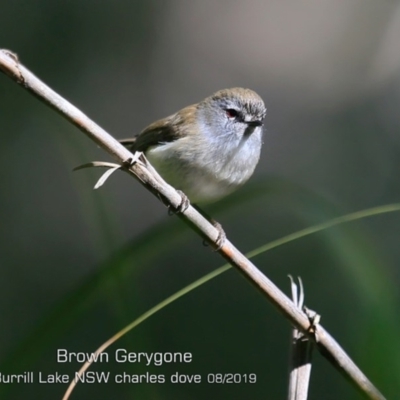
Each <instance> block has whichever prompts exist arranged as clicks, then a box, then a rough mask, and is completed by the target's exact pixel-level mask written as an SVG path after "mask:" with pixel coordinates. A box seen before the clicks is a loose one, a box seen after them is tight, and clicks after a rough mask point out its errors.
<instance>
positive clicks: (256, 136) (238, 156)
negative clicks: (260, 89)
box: [120, 87, 266, 205]
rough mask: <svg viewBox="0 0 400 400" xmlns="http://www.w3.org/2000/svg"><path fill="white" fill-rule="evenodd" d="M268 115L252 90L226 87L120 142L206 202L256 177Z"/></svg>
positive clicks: (175, 184)
mask: <svg viewBox="0 0 400 400" xmlns="http://www.w3.org/2000/svg"><path fill="white" fill-rule="evenodd" d="M265 115H266V107H265V105H264V102H263V100H262V98H261V97H260V96H259V95H258V94H257V93H256V92H254V91H253V90H251V89H245V88H240V87H236V88H230V89H222V90H219V91H217V92H215V93H214V94H212V95H211V96H209V97H206V98H205V99H204V100H202V101H200V102H198V103H196V104H193V105H190V106H187V107H185V108H183V109H181V110H180V111H177V112H176V113H174V114H172V115H170V116H168V117H165V118H163V119H160V120H158V121H156V122H153V123H152V124H150V125H149V126H147V128H145V129H144V130H143V131H141V132H140V133H139V134H138V135H137V136H134V137H133V138H129V139H122V140H120V142H121V143H122V144H124V145H125V146H126V147H127V148H128V149H130V150H131V151H132V152H135V151H139V152H143V153H144V154H145V156H146V158H147V159H148V160H149V162H150V163H151V165H152V166H153V167H154V168H155V169H156V170H157V172H158V173H159V174H160V175H161V176H162V178H163V179H164V180H165V181H166V182H168V183H169V184H170V185H172V186H173V187H174V188H175V189H177V190H179V191H180V192H181V193H183V194H184V195H183V197H186V196H187V197H188V198H189V200H190V202H191V203H192V204H196V205H199V204H201V205H203V204H207V203H212V202H215V201H217V200H219V199H221V198H223V197H225V196H227V195H229V194H230V193H232V192H233V191H235V190H236V189H237V188H239V187H240V186H242V185H243V184H244V183H245V182H246V181H247V180H248V179H249V178H250V177H251V175H252V174H253V172H254V170H255V168H256V165H257V163H258V161H259V159H260V152H261V147H262V143H263V122H264V118H265ZM183 203H185V201H183Z"/></svg>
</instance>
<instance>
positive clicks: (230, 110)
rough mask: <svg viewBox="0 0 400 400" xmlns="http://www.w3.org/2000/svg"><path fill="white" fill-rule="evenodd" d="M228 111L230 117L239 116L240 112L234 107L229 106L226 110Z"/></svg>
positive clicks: (227, 114)
mask: <svg viewBox="0 0 400 400" xmlns="http://www.w3.org/2000/svg"><path fill="white" fill-rule="evenodd" d="M225 111H226V116H227V117H228V118H229V119H234V118H237V117H238V116H239V112H238V111H237V110H235V109H233V108H228V109H226V110H225Z"/></svg>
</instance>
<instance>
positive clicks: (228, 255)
mask: <svg viewBox="0 0 400 400" xmlns="http://www.w3.org/2000/svg"><path fill="white" fill-rule="evenodd" d="M0 70H1V71H2V72H4V73H5V74H6V75H7V76H9V77H10V78H11V79H13V80H14V81H15V82H17V83H18V84H20V85H21V86H22V87H23V88H24V89H26V90H27V91H29V92H30V93H31V94H33V95H34V96H36V97H37V98H39V100H41V101H43V102H44V103H46V104H47V105H48V106H50V107H51V108H53V109H54V110H56V111H57V112H58V113H60V114H61V115H62V116H63V117H64V118H65V119H67V120H68V121H70V122H72V123H73V124H74V125H75V126H77V127H78V128H79V129H80V130H81V131H82V132H83V133H85V134H86V135H87V136H89V138H90V139H92V140H93V141H95V142H96V143H97V144H98V145H99V146H100V147H102V148H103V149H104V150H105V151H107V152H108V153H110V154H111V155H112V156H113V157H114V158H115V159H116V160H117V162H119V163H121V164H124V163H125V165H126V166H124V167H123V169H124V170H126V171H127V172H128V173H129V174H130V175H132V176H133V177H134V178H136V179H137V180H138V181H139V182H140V183H141V184H142V185H143V186H145V187H146V188H147V189H148V190H149V191H150V192H152V193H153V194H154V195H156V196H157V197H159V198H160V197H161V198H162V199H163V201H164V202H166V203H167V204H169V205H170V206H171V207H173V208H174V209H177V208H178V207H179V205H180V203H181V195H180V194H179V193H178V192H177V191H176V190H175V189H174V188H173V187H172V186H170V185H168V184H167V183H166V182H165V181H164V180H163V179H162V178H161V177H160V176H159V174H158V173H157V172H156V171H155V170H154V168H152V167H151V165H150V164H148V163H143V162H141V161H137V159H138V155H137V154H136V155H133V154H132V153H131V152H129V151H128V150H127V149H126V148H125V147H124V146H122V145H121V144H120V143H119V142H118V141H117V140H116V139H114V138H113V137H112V136H111V135H109V134H108V133H107V132H106V131H105V130H104V129H102V128H101V127H100V126H99V125H97V124H96V123H95V122H93V121H92V120H91V119H90V118H88V117H87V116H86V115H85V114H84V113H82V112H81V111H80V110H79V109H78V108H76V107H75V106H73V105H72V104H71V103H69V102H68V101H67V100H65V99H64V98H63V97H61V96H60V95H59V94H57V93H56V92H54V91H53V90H52V89H50V87H48V86H47V85H46V84H44V83H43V82H42V81H40V80H39V79H38V78H37V77H36V76H35V75H33V74H32V72H30V71H29V70H28V69H27V68H25V67H24V66H23V65H22V64H21V63H20V62H19V60H18V57H17V56H16V55H15V54H13V53H12V52H10V51H8V50H0ZM128 160H134V161H137V162H135V163H133V164H128V163H127V161H128ZM177 215H178V216H179V217H180V218H182V219H183V220H184V221H185V222H187V223H188V224H189V225H190V226H191V227H192V228H194V229H195V230H196V231H197V232H198V233H199V234H200V235H201V236H202V237H203V238H204V239H205V240H207V241H208V242H209V243H211V244H212V245H213V246H214V247H217V244H216V241H217V239H218V235H219V232H218V230H217V229H216V228H215V227H214V226H213V225H212V224H211V223H210V222H209V221H208V220H206V219H205V218H204V217H203V216H202V215H201V214H200V213H199V212H198V211H197V210H196V209H195V208H193V207H192V206H189V207H188V208H187V209H186V210H185V211H184V212H183V213H181V214H177ZM218 252H219V253H220V255H222V257H224V258H225V259H226V260H227V261H228V262H229V263H230V264H231V265H233V266H234V267H236V268H237V269H238V270H239V271H240V272H241V273H242V274H243V275H244V276H245V277H246V278H247V279H248V280H249V281H250V282H251V283H252V284H254V285H255V286H256V287H257V288H258V289H259V290H260V291H261V293H262V294H263V295H264V296H265V297H267V298H268V300H269V301H270V302H271V303H272V304H273V305H274V306H275V308H277V309H278V310H279V311H280V312H281V313H282V314H283V315H284V316H285V317H286V318H287V319H288V320H289V321H290V322H291V323H292V324H293V325H294V326H296V327H297V328H298V329H299V330H301V331H302V332H304V334H305V335H307V336H309V337H310V338H311V340H315V338H314V335H313V334H310V332H309V328H310V321H309V319H308V317H307V316H306V315H305V314H304V313H303V312H302V311H301V310H299V309H298V308H297V307H296V306H295V305H294V304H293V302H292V301H291V300H290V299H289V298H288V297H287V296H286V295H285V294H284V293H282V292H281V291H280V290H279V289H278V287H277V286H275V284H274V283H273V282H271V281H270V280H269V279H268V278H267V277H266V276H265V275H264V274H263V273H262V272H260V271H259V270H258V269H257V268H256V266H255V265H254V264H253V263H252V262H251V261H249V260H248V259H247V258H246V257H245V256H244V255H243V254H242V253H241V252H240V251H239V250H238V249H236V248H235V247H234V246H233V244H232V243H231V242H229V240H226V241H225V242H224V244H223V246H222V247H221V248H220V249H219V250H218ZM317 339H318V340H317V345H318V349H319V350H320V351H321V353H322V354H323V355H324V356H325V357H326V358H327V359H328V360H329V361H330V362H331V363H332V364H333V365H334V366H335V367H336V368H337V369H338V370H339V371H340V372H341V373H343V374H344V375H345V376H346V377H347V378H349V379H350V381H352V382H353V384H354V385H355V386H356V387H357V388H358V389H359V391H360V392H361V393H363V394H364V395H365V396H366V397H367V398H370V399H374V400H384V399H385V398H384V396H383V395H382V394H381V393H380V392H379V391H378V390H377V389H376V388H375V387H374V385H373V384H372V383H371V382H370V381H369V380H368V378H367V377H366V376H365V375H364V374H363V373H362V371H361V370H360V369H359V368H358V367H357V366H356V365H355V363H354V362H353V361H352V360H351V359H350V357H349V356H348V355H347V354H346V353H345V352H344V350H343V349H342V348H341V347H340V346H339V345H338V344H337V342H336V341H335V340H334V339H333V338H332V337H331V336H330V335H329V333H328V332H327V331H326V330H325V329H324V328H322V326H320V325H318V332H317Z"/></svg>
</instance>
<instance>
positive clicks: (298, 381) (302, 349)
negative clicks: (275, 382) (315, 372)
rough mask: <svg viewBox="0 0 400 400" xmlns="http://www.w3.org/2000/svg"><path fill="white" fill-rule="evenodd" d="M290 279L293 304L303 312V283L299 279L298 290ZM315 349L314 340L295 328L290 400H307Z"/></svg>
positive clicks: (290, 369) (292, 348)
mask: <svg viewBox="0 0 400 400" xmlns="http://www.w3.org/2000/svg"><path fill="white" fill-rule="evenodd" d="M289 278H290V282H291V289H292V299H293V302H294V304H296V306H297V307H298V309H299V310H301V309H302V308H303V304H304V287H303V282H302V281H301V279H300V278H298V279H299V288H297V285H296V284H295V282H294V281H293V278H292V277H291V276H290V275H289ZM298 289H299V292H298ZM314 330H315V328H314ZM313 348H314V340H311V339H310V338H309V337H307V336H306V335H304V333H303V332H301V331H299V330H298V329H297V328H293V331H292V341H291V355H290V366H289V371H290V373H289V388H288V397H287V398H288V400H307V396H308V386H309V383H310V376H311V358H312V351H313Z"/></svg>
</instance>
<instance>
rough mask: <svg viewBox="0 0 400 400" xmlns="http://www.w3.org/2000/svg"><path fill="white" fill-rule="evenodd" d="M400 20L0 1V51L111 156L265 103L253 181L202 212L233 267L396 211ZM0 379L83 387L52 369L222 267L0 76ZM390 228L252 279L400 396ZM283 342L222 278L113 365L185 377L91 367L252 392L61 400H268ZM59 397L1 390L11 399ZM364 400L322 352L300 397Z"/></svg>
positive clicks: (311, 4)
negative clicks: (227, 97) (97, 131)
mask: <svg viewBox="0 0 400 400" xmlns="http://www.w3.org/2000/svg"><path fill="white" fill-rule="evenodd" d="M399 35H400V6H399V5H398V3H397V2H393V1H379V2H377V1H372V0H349V1H346V2H337V1H335V0H329V1H324V2H319V1H300V2H299V1H296V0H288V1H277V0H271V1H261V0H251V1H228V0H219V1H210V0H206V1H199V0H197V1H191V2H189V1H183V0H181V1H178V0H173V1H168V2H166V1H156V0H153V1H149V0H146V1H118V2H111V1H105V2H97V1H89V0H86V1H68V2H61V1H44V0H42V1H39V0H37V1H35V0H32V1H29V2H27V1H6V0H3V2H2V3H1V13H0V45H1V47H3V48H7V49H10V50H12V51H14V52H16V53H17V54H18V56H19V58H20V59H21V61H22V62H23V63H24V64H25V65H26V66H27V67H28V68H29V69H30V70H31V71H33V72H34V73H35V74H36V75H37V76H39V77H40V78H41V79H42V80H44V81H45V82H46V83H47V84H48V85H50V86H51V87H52V88H53V89H55V90H56V91H58V92H59V93H60V94H61V95H62V96H64V97H66V98H67V99H68V100H70V101H71V102H72V103H73V104H75V105H76V106H78V107H79V108H81V110H82V111H84V112H85V113H87V114H88V115H89V116H90V117H91V118H93V119H94V120H95V121H96V122H97V123H99V124H100V125H101V126H102V127H104V128H105V129H106V130H108V131H109V132H110V133H111V134H112V135H114V136H115V137H119V138H121V137H128V136H130V135H132V134H134V133H137V132H138V131H140V130H141V129H142V128H144V127H145V126H146V125H147V124H148V123H150V122H152V121H153V120H155V119H158V118H161V117H164V116H166V115H168V114H170V113H172V112H175V111H176V110H178V109H180V108H182V107H183V106H185V105H187V104H190V103H193V102H197V101H199V100H201V99H202V98H204V97H206V96H208V95H210V94H211V93H213V92H214V91H216V90H218V89H221V88H225V87H232V86H242V87H249V88H251V89H253V90H256V91H257V92H258V93H259V94H260V95H261V96H262V97H263V99H264V100H265V103H266V105H267V108H268V115H267V119H266V132H265V139H264V142H265V145H264V147H263V152H262V159H261V161H260V164H259V166H258V168H257V171H256V173H255V176H254V177H253V178H252V180H251V181H250V182H249V183H248V184H247V185H246V186H245V187H244V188H243V189H241V190H240V191H238V192H237V193H236V194H234V195H232V196H231V197H230V198H228V199H227V200H225V201H222V202H220V203H219V204H216V205H212V206H209V207H208V208H207V211H208V212H209V213H211V214H212V215H213V216H214V217H215V218H216V219H217V220H218V221H220V222H221V223H222V225H223V226H224V228H225V231H226V232H227V234H228V237H229V238H230V239H231V241H232V242H233V243H235V245H236V246H237V247H238V248H239V249H241V250H242V251H244V252H247V251H250V250H251V249H254V248H256V247H258V246H261V245H263V244H265V243H268V242H270V241H272V240H275V239H278V238H280V237H282V236H285V235H287V234H290V233H292V232H295V231H297V230H300V229H303V228H305V227H308V226H311V225H314V224H317V223H320V222H323V221H327V220H329V219H331V218H334V217H336V216H339V215H343V214H346V213H349V212H353V211H357V210H361V209H365V208H370V207H374V206H379V205H384V204H388V203H395V202H398V201H399V199H400V187H399V167H400V135H399V128H400V118H399V107H400V91H399V84H400V72H399V71H400V49H399V46H398V38H399ZM0 134H1V146H0V188H1V189H0V190H1V196H0V219H1V221H0V272H1V279H0V372H1V373H3V374H6V373H22V372H24V371H33V372H34V373H35V374H37V373H38V372H42V373H43V374H47V373H55V372H56V371H57V372H59V373H67V374H70V375H71V376H73V373H74V372H75V371H76V370H77V369H78V368H79V366H80V364H79V363H76V362H72V363H68V364H59V363H57V360H56V350H57V349H58V348H65V349H68V350H69V351H75V352H77V351H81V352H92V351H94V350H95V349H96V348H97V347H98V346H99V345H100V344H102V343H103V342H104V341H105V340H107V339H108V338H109V337H110V336H111V335H113V334H114V333H115V332H117V331H118V330H120V329H122V328H123V327H124V326H126V325H127V324H128V323H129V322H131V321H132V320H134V319H135V318H137V317H138V316H140V315H141V314H142V313H143V312H145V311H146V310H148V309H149V308H151V307H152V306H154V305H156V304H157V303H158V302H159V301H161V300H163V299H164V298H166V297H168V296H169V295H171V294H173V293H175V292H176V291H177V290H179V289H180V288H182V287H184V286H185V285H187V284H189V283H191V282H192V281H194V280H196V279H198V278H200V277H201V276H203V275H205V274H206V273H209V272H211V271H212V270H214V269H216V268H217V267H219V266H221V265H222V264H223V260H222V259H221V258H220V257H219V256H217V255H216V254H213V253H212V252H211V251H210V250H209V249H207V248H204V247H203V246H202V245H201V240H200V239H199V237H197V236H196V235H195V234H194V233H193V232H191V231H190V230H189V228H188V227H186V226H185V225H184V224H183V223H182V222H181V221H179V220H178V219H177V218H174V217H171V218H168V217H167V210H166V208H165V207H164V206H163V205H162V204H161V203H160V202H159V201H158V200H157V199H156V198H154V197H153V196H152V195H151V194H150V193H148V192H147V191H145V190H144V189H143V188H142V187H141V186H140V185H138V184H137V183H136V182H135V181H134V180H132V179H130V178H129V177H128V176H127V175H124V174H122V173H116V174H114V175H113V176H112V178H111V179H110V180H109V181H108V182H107V183H106V184H105V186H104V187H102V188H101V189H100V190H97V191H93V190H92V188H93V186H94V184H95V182H96V180H97V178H98V177H99V176H100V172H99V171H91V170H85V171H79V172H74V173H73V172H72V169H73V167H75V166H77V165H79V164H82V163H85V162H88V161H91V160H108V159H109V157H108V155H106V154H105V153H104V152H103V151H101V150H99V149H98V148H97V147H96V146H95V145H94V144H93V143H92V142H91V141H90V140H88V139H87V138H86V137H85V136H84V135H83V134H81V133H80V132H79V131H78V130H77V129H76V128H75V127H74V126H72V125H71V124H69V123H67V122H65V121H64V120H63V119H62V118H61V117H60V116H59V115H58V114H56V113H55V112H53V111H52V110H50V109H48V108H47V107H46V106H44V105H43V104H41V103H40V102H38V101H37V100H36V99H35V98H33V97H32V96H30V95H29V94H28V93H27V92H26V91H24V90H21V89H20V88H19V87H18V86H17V85H16V84H15V83H13V82H12V81H11V80H10V79H8V78H7V77H6V76H4V75H1V76H0ZM399 222H400V215H398V214H397V213H391V214H383V215H380V216H375V217H372V218H369V219H364V220H362V221H358V222H353V223H349V224H345V225H342V226H340V227H337V228H332V229H330V230H326V231H323V232H320V233H317V234H314V235H311V236H308V237H305V238H302V239H299V240H296V241H294V242H291V243H289V244H285V245H283V246H281V247H277V248H276V249H274V250H271V251H269V252H266V253H264V254H262V255H260V256H258V257H257V258H255V259H254V262H255V263H256V264H257V265H258V266H259V267H260V268H261V269H262V270H263V271H264V272H265V273H266V274H267V275H268V276H269V277H270V278H271V279H272V280H273V281H274V282H275V283H276V284H277V285H278V286H279V287H280V288H281V289H282V290H284V291H285V292H286V293H289V281H288V278H287V275H288V274H289V273H290V274H292V275H293V276H298V275H300V276H301V277H302V278H303V281H304V284H305V288H306V304H307V305H308V307H310V308H312V309H314V310H317V311H318V313H319V314H321V315H322V323H323V325H324V326H325V327H326V328H327V329H328V330H329V331H330V332H331V333H332V335H333V336H334V337H335V338H336V339H337V340H338V341H339V342H340V343H341V344H342V345H343V347H344V348H345V349H346V351H347V352H348V353H349V354H350V356H351V357H352V358H353V359H354V360H355V362H356V363H357V364H358V365H359V366H360V368H361V369H362V370H363V371H364V372H365V373H366V374H367V376H368V377H370V379H371V380H372V381H373V382H374V383H375V384H376V385H377V386H378V387H379V388H380V389H381V391H382V392H383V393H384V394H385V395H386V396H387V397H388V398H395V397H396V395H398V392H399V390H400V384H399V380H398V375H399V370H400V365H399V360H400V345H399V340H398V339H399V334H400V326H399V319H398V315H399V304H400V301H399V290H398V286H399V281H400V274H399V268H398V264H399V260H400V246H399V245H398V243H399ZM289 337H290V325H289V324H288V323H287V321H286V320H285V319H284V318H283V317H282V316H281V315H279V314H278V313H277V312H276V311H275V310H274V309H273V307H272V306H271V305H270V304H269V303H268V302H267V301H266V300H265V299H264V298H263V297H262V296H261V295H260V294H259V293H258V292H256V291H255V290H254V288H253V287H252V286H251V285H249V284H248V283H247V282H246V281H245V280H244V279H243V278H242V277H241V276H240V275H239V274H238V273H237V272H236V271H234V270H230V271H228V272H226V273H225V274H223V275H221V276H219V277H218V278H216V279H214V280H212V281H211V282H208V283H207V284H205V285H204V286H201V287H200V288H198V289H196V290H195V291H193V292H191V293H189V294H188V295H186V296H185V297H184V298H181V299H180V300H178V301H176V302H175V303H173V304H171V305H169V306H168V307H167V308H165V309H163V310H162V311H161V312H159V313H158V314H156V315H154V316H153V317H151V318H150V319H149V320H147V321H145V322H144V323H143V324H142V325H140V326H139V327H138V328H136V329H135V330H134V331H132V332H130V333H129V334H128V335H127V336H126V337H124V338H123V339H122V340H121V341H119V342H118V343H117V344H115V345H114V346H113V347H111V348H110V349H109V350H108V351H109V353H110V354H113V352H114V351H115V349H116V348H121V347H122V348H126V349H127V350H128V351H132V352H138V351H146V352H156V351H160V352H167V351H180V352H191V353H192V354H193V362H192V363H191V364H189V365H166V366H162V367H146V366H145V365H139V366H138V365H136V364H123V365H117V364H116V363H114V362H110V363H109V364H106V365H105V364H102V365H100V364H97V365H95V366H94V367H93V368H92V370H95V371H102V370H103V371H111V372H112V374H115V373H117V372H121V371H126V372H128V373H130V374H137V373H144V372H147V371H149V372H151V373H157V374H164V375H166V376H169V375H171V374H172V373H175V372H177V371H179V372H181V373H185V374H195V373H198V374H202V376H203V379H204V380H205V378H206V376H207V373H212V372H221V373H226V372H234V373H236V372H237V373H256V374H257V377H258V381H257V383H256V384H254V385H251V384H238V385H212V384H207V383H202V384H197V385H196V384H185V385H173V384H167V383H165V384H153V385H151V384H142V385H134V384H120V385H115V384H108V385H104V384H93V385H90V384H86V385H83V384H79V385H78V387H77V389H76V392H74V394H73V396H72V398H73V399H77V400H78V399H88V398H96V399H111V398H112V399H116V398H118V399H131V398H135V399H137V398H140V399H188V398H190V399H204V398H209V399H217V398H218V399H219V398H225V399H231V398H232V399H233V398H234V399H248V398H252V399H265V398H268V399H278V398H284V397H285V393H286V387H287V360H288V348H289ZM65 389H66V385H61V384H47V385H46V384H15V385H6V384H0V397H1V398H2V399H16V398H27V399H28V398H32V399H54V398H61V397H62V394H63V392H64V391H65ZM321 398H323V399H338V398H341V399H355V398H359V395H358V394H357V393H356V391H355V390H354V388H352V387H351V385H350V384H349V383H348V382H347V381H345V380H344V379H343V378H342V377H341V376H340V375H339V374H338V373H337V371H335V370H334V369H333V368H332V367H331V366H330V365H329V364H328V362H327V361H326V360H325V359H323V358H322V357H321V356H320V355H319V354H317V353H316V354H315V357H314V366H313V373H312V379H311V387H310V399H321Z"/></svg>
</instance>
